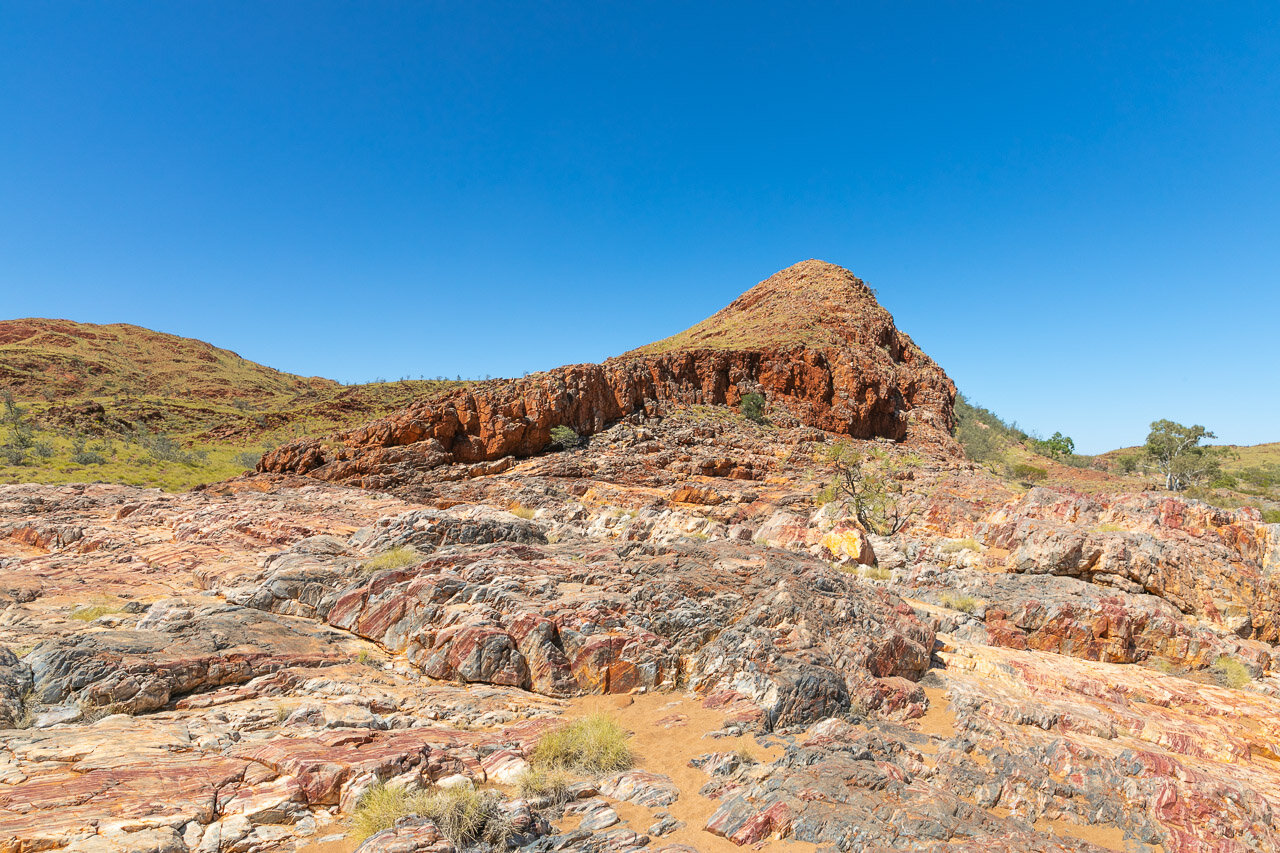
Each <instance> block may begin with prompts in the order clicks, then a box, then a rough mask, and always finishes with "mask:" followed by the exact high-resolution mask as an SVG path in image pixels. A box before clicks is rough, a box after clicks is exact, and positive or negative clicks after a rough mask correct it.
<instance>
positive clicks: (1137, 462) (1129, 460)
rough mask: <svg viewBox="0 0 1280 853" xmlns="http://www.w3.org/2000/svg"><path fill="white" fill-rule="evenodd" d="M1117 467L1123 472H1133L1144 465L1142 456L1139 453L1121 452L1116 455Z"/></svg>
mask: <svg viewBox="0 0 1280 853" xmlns="http://www.w3.org/2000/svg"><path fill="white" fill-rule="evenodd" d="M1116 467H1117V468H1119V469H1120V473H1122V474H1132V473H1134V472H1135V471H1137V470H1139V469H1140V468H1141V467H1142V457H1141V456H1140V455H1139V454H1137V453H1121V454H1120V455H1119V456H1117V457H1116Z"/></svg>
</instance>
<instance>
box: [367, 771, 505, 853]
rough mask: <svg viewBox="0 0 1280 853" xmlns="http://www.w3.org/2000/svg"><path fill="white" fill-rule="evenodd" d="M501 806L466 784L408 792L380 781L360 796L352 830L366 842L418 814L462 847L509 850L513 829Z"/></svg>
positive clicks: (493, 797)
mask: <svg viewBox="0 0 1280 853" xmlns="http://www.w3.org/2000/svg"><path fill="white" fill-rule="evenodd" d="M498 805H499V800H498V798H497V797H496V796H494V795H491V794H481V793H480V792H479V791H477V790H476V789H474V788H472V787H470V786H465V785H464V786H459V787H456V788H440V789H437V790H434V791H408V790H406V789H404V788H398V787H391V786H388V785H384V784H383V783H381V782H379V783H377V784H375V785H374V786H373V787H371V788H370V789H369V790H368V791H366V792H365V793H364V795H363V796H362V797H361V798H360V802H359V804H357V806H356V810H355V814H354V815H352V818H351V829H352V834H353V836H354V837H355V839H356V840H357V841H363V840H364V839H366V838H368V837H369V836H371V835H374V834H375V833H378V832H381V831H382V830H384V829H390V828H391V827H392V826H395V824H396V821H398V820H400V818H403V817H409V816H410V815H418V816H420V817H424V818H426V819H427V820H430V821H431V822H432V823H434V824H435V825H436V827H437V828H438V829H439V830H440V832H441V833H442V834H443V835H444V836H445V837H447V838H448V839H449V840H450V841H452V842H453V843H454V844H456V845H458V846H459V847H466V846H469V845H472V844H475V843H477V842H479V841H486V842H488V843H490V844H493V845H496V846H497V847H498V849H506V842H507V839H508V838H509V837H510V836H511V832H512V829H511V824H510V822H509V821H508V820H507V819H506V817H505V816H503V814H502V813H501V810H500V809H499V808H498Z"/></svg>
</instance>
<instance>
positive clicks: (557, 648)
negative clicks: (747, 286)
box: [0, 262, 1280, 853]
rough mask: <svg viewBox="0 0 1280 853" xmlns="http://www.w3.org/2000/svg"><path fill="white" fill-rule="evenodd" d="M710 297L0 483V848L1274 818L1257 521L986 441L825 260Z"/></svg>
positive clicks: (1118, 845)
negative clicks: (724, 302)
mask: <svg viewBox="0 0 1280 853" xmlns="http://www.w3.org/2000/svg"><path fill="white" fill-rule="evenodd" d="M806 282H808V283H809V285H812V286H811V287H809V286H808V285H806V284H805V283H806ZM787 294H790V296H788V295H787ZM793 303H794V304H795V305H797V306H801V308H797V309H796V310H795V311H793V312H792V313H791V315H789V316H788V317H787V318H786V319H785V320H783V319H777V320H774V319H770V318H776V317H778V316H779V312H785V311H786V310H787V309H788V306H790V305H792V304H793ZM734 306H736V307H734ZM734 306H730V308H729V309H726V311H724V312H720V314H717V315H716V316H715V317H713V318H711V319H710V320H708V321H706V322H705V323H702V324H699V325H698V326H695V327H694V329H692V330H690V332H688V333H685V334H684V335H681V336H676V338H675V339H674V344H672V343H671V342H661V343H660V344H657V345H655V346H654V348H652V349H651V348H644V349H643V350H641V351H637V352H635V353H629V354H627V355H625V356H621V357H619V358H618V359H614V360H611V361H610V362H606V363H605V364H603V365H594V366H577V367H569V368H562V369H561V370H559V371H553V372H551V373H549V374H545V375H543V376H539V377H530V378H529V380H528V381H524V382H500V383H488V384H483V385H478V386H476V387H474V388H469V389H466V390H447V391H444V392H443V393H444V395H445V396H443V397H441V398H440V399H439V400H434V401H432V400H428V401H418V402H415V403H413V404H412V405H411V406H409V407H408V408H406V409H404V410H403V411H399V412H396V413H395V414H393V415H391V416H389V417H387V418H383V419H375V420H374V421H373V422H372V423H370V424H368V425H366V426H363V427H360V428H357V429H352V430H346V431H339V432H337V433H336V434H335V435H333V436H331V437H329V438H325V439H306V440H303V441H299V442H297V443H295V444H294V445H292V446H291V447H289V448H286V449H285V450H287V452H282V453H280V454H277V455H275V456H269V457H268V458H267V462H265V463H264V465H263V466H262V467H264V468H270V467H277V468H280V469H284V470H283V472H282V471H260V472H257V473H254V474H245V475H243V476H239V477H236V478H232V479H228V480H226V481H224V482H220V483H216V484H211V485H208V486H206V487H203V488H200V489H197V490H192V491H188V492H184V493H181V494H165V493H161V492H158V491H156V490H149V489H140V488H135V487H132V486H126V485H109V484H102V483H98V484H83V483H81V484H63V485H39V484H32V483H23V484H17V485H9V486H0V850H4V851H11V853H36V852H37V851H47V850H67V851H75V853H222V851H226V853H268V851H277V850H296V851H300V853H355V851H358V853H408V851H426V853H494V851H498V850H519V851H523V853H549V851H567V853H605V851H610V852H611V851H628V853H638V851H641V850H651V851H655V853H691V851H692V853H699V851H703V853H729V852H730V851H736V850H740V849H753V850H754V849H761V850H777V851H804V853H814V851H817V853H843V851H852V850H865V851H875V853H887V851H892V850H914V851H925V853H976V851H996V853H1027V851H1031V852H1032V853H1064V851H1078V852H1079V853H1085V852H1086V851H1088V852H1089V853H1094V851H1117V853H1118V852H1119V851H1125V853H1157V851H1160V853H1203V852H1204V851H1215V853H1246V851H1275V850H1280V831H1278V830H1277V828H1276V821H1275V819H1274V817H1275V815H1276V814H1278V813H1280V747H1278V746H1277V744H1280V676H1278V675H1277V669H1278V668H1280V654H1278V653H1277V650H1276V644H1277V642H1280V582H1277V578H1278V577H1280V525H1276V524H1268V523H1266V522H1265V521H1264V518H1263V516H1262V514H1261V513H1260V512H1259V511H1258V510H1257V509H1254V508H1249V507H1243V508H1240V509H1234V510H1228V509H1220V508H1217V507H1213V506H1210V505H1208V504H1205V503H1201V502H1199V501H1195V500H1188V499H1187V498H1186V496H1185V495H1184V494H1174V493H1169V492H1160V491H1147V492H1140V491H1139V492H1133V493H1127V494H1122V493H1116V492H1114V491H1112V492H1107V493H1102V492H1100V493H1097V494H1084V493H1081V492H1080V491H1076V490H1073V489H1070V488H1064V487H1061V486H1053V487H1046V486H1034V487H1030V486H1024V485H1021V484H1020V483H1019V482H1017V481H1012V480H1009V479H1006V478H1002V477H999V476H997V475H996V474H994V473H992V471H991V470H989V469H988V468H985V467H982V466H979V465H975V464H974V463H973V462H971V461H970V460H968V459H966V458H964V457H963V456H961V455H959V454H958V453H956V451H955V447H954V445H952V444H951V443H950V440H949V439H948V437H947V436H946V435H945V428H946V425H947V424H948V422H949V418H950V416H951V410H950V406H951V394H952V391H951V386H950V383H949V382H948V381H947V380H946V377H945V375H943V374H942V372H941V370H940V369H939V368H938V367H937V366H936V365H934V364H933V363H932V362H930V361H928V359H927V358H926V357H924V356H923V354H920V353H918V351H915V350H913V349H912V348H911V345H910V343H909V341H908V340H907V339H906V338H905V337H904V336H902V335H901V334H900V333H898V332H897V331H896V330H895V329H893V325H892V321H891V320H889V319H888V318H887V315H885V314H884V313H883V312H882V311H880V309H879V308H878V306H875V303H874V301H873V300H872V298H871V294H870V293H869V292H868V291H866V289H865V287H864V286H862V285H861V283H860V282H857V281H856V279H854V278H853V277H852V276H850V275H848V274H847V273H845V272H844V271H841V270H838V269H836V268H832V267H830V266H828V265H822V264H819V263H817V262H807V263H805V264H802V265H799V266H797V267H794V268H792V269H790V270H787V271H784V272H783V273H781V274H779V275H778V276H775V277H774V278H772V279H769V280H767V281H765V282H763V283H762V284H761V285H759V286H758V287H757V288H755V289H753V290H752V291H749V292H748V293H747V294H746V295H745V296H744V297H743V298H742V299H740V300H738V301H737V302H735V303H734ZM744 317H750V318H751V320H750V321H749V322H748V321H747V320H744V319H743V318H744ZM810 322H813V323H815V324H817V325H816V326H815V329H816V331H815V333H814V335H813V337H811V338H808V337H803V336H802V337H801V338H798V339H797V338H795V337H794V335H795V334H797V332H796V330H797V329H805V328H808V327H807V325H806V324H807V323H810ZM760 323H764V324H766V327H765V328H763V329H762V328H756V326H757V325H759V324H760ZM849 324H853V326H854V327H853V328H842V325H843V326H847V325H849ZM819 327H820V328H819ZM717 341H718V343H716V344H714V345H713V342H717ZM824 389H829V393H828V392H827V391H826V390H824ZM588 392H590V393H588ZM751 393H756V394H761V395H762V396H764V397H765V398H766V399H767V403H768V405H767V411H766V415H767V421H766V422H760V421H758V420H754V419H752V418H749V417H747V416H746V415H745V414H744V413H743V412H741V411H739V410H738V409H739V406H738V405H737V404H738V403H739V402H740V401H741V399H742V395H744V394H751ZM551 425H569V426H572V427H573V428H575V429H578V430H580V431H581V432H583V433H587V434H589V440H588V441H586V442H585V443H583V444H577V445H573V446H569V444H568V443H564V444H554V445H549V444H548V435H547V433H548V432H549V430H550V426H551ZM499 454H501V455H499ZM272 460H275V461H272ZM850 460H856V461H855V462H854V463H851V462H850ZM286 463H287V464H286ZM850 464H856V465H857V466H859V467H858V468H857V471H856V472H855V475H856V476H860V477H864V478H866V479H862V480H859V481H858V482H859V483H860V484H861V486H862V487H864V488H867V489H870V490H871V491H870V493H868V492H866V491H863V492H862V494H863V496H864V498H866V497H867V496H868V494H870V497H871V499H872V505H871V506H870V507H868V506H867V505H865V504H863V505H860V504H859V501H858V500H857V499H855V498H853V497H851V495H850V493H849V492H848V491H847V490H842V489H841V488H840V487H839V486H840V484H841V483H847V482H848V479H847V477H848V475H849V474H850V469H849V467H848V466H849V465H850ZM1259 464H1262V463H1259ZM1268 470H1269V469H1268ZM298 472H305V473H306V474H308V475H319V476H300V475H299V473H298ZM842 474H843V476H842ZM384 485H385V486H389V487H391V488H393V489H394V491H395V492H396V493H395V494H388V493H386V492H385V491H381V490H379V489H381V487H382V486H384ZM354 486H366V487H371V488H355V487H354ZM372 487H377V488H372ZM890 513H893V514H895V517H900V518H901V519H902V520H904V522H905V523H904V524H902V525H901V526H897V527H895V529H892V530H888V529H886V528H884V527H881V526H880V525H879V523H878V521H877V520H878V519H879V520H880V521H882V520H883V519H884V518H885V517H886V515H887V514H890ZM877 531H879V532H877ZM600 715H603V716H600ZM584 732H587V733H588V734H584ZM592 732H594V733H596V734H594V735H592V734H590V733H592ZM609 732H612V734H608V733H609ZM592 738H595V739H594V740H592ZM606 738H611V739H606ZM575 744H576V746H575ZM587 745H591V746H593V747H594V748H592V749H588V748H587ZM605 747H608V749H606V748H605ZM618 747H623V748H625V750H626V752H627V753H628V754H622V753H620V752H619V751H618ZM584 756H586V757H584ZM606 757H607V758H608V761H605V760H604V758H606Z"/></svg>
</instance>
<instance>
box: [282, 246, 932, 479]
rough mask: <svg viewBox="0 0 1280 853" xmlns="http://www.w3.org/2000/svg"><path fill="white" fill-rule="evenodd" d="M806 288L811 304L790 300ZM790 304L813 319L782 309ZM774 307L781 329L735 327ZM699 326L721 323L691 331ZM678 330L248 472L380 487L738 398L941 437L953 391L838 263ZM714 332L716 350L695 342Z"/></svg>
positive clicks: (860, 427)
mask: <svg viewBox="0 0 1280 853" xmlns="http://www.w3.org/2000/svg"><path fill="white" fill-rule="evenodd" d="M797 271H799V272H797ZM812 292H820V293H822V294H823V296H822V300H821V301H817V302H815V301H813V300H812V299H809V300H807V301H804V300H803V299H802V296H801V294H804V295H811V293H812ZM749 297H750V298H749ZM798 300H799V301H803V305H804V307H803V309H802V310H804V311H808V312H811V313H812V315H813V316H809V317H797V316H796V315H795V312H794V311H792V310H791V309H792V305H793V303H796V302H797V301H798ZM849 306H853V307H852V308H850V307H849ZM766 309H767V310H766ZM726 312H728V313H726ZM722 315H723V316H722ZM775 315H776V316H778V317H779V318H781V319H779V320H778V322H779V323H780V324H781V325H780V328H783V329H785V332H786V333H785V334H782V333H779V334H776V335H772V334H771V333H770V331H769V330H768V329H763V330H762V329H758V328H755V327H754V326H744V325H743V324H742V323H741V322H738V320H739V319H740V318H742V317H746V318H748V320H749V322H750V323H762V322H765V318H766V317H768V316H775ZM712 321H716V324H718V326H719V327H721V328H722V329H723V331H715V330H712V331H707V330H706V329H704V328H703V327H704V326H706V325H707V323H711V322H712ZM744 322H745V321H744ZM695 333H696V334H695ZM685 334H686V335H689V336H690V344H691V345H690V346H680V345H679V344H680V341H679V340H678V339H679V338H680V336H677V338H676V339H669V341H675V343H674V344H669V342H660V343H659V344H655V345H653V347H650V348H646V349H647V350H653V351H646V350H638V351H636V352H635V353H629V354H628V355H626V356H623V357H620V358H615V359H611V360H609V361H607V362H605V363H604V364H579V365H571V366H567V367H561V368H557V369H555V370H552V371H549V372H547V373H541V374H536V375H534V376H530V377H526V378H524V379H515V380H497V381H494V382H488V383H484V384H482V385H479V386H476V387H473V388H467V389H464V390H459V391H456V392H454V393H452V394H449V395H447V396H444V397H439V398H435V399H432V400H424V401H422V402H420V403H417V404H415V405H413V406H410V407H409V408H407V409H404V410H402V411H401V412H399V413H397V414H394V415H391V416H389V417H387V418H383V419H381V420H378V421H374V422H372V423H370V424H367V425H365V426H363V427H360V428H358V429H353V430H350V431H347V432H344V433H340V434H339V435H337V436H336V437H335V438H333V439H331V440H329V441H322V440H320V439H314V438H312V439H303V440H300V441H296V442H293V443H291V444H287V445H285V446H283V447H281V448H279V449H278V450H276V451H274V452H272V453H269V454H267V455H266V456H264V457H263V459H262V461H261V462H260V463H259V465H258V470H259V471H263V472H277V473H297V474H307V475H309V476H312V477H316V478H319V479H323V480H330V481H339V482H347V483H351V484H353V485H360V486H363V487H366V488H376V489H385V488H391V487H395V486H398V485H404V484H408V483H413V482H415V481H420V480H421V479H422V475H423V472H425V471H429V470H431V469H433V468H437V467H439V466H442V465H448V464H450V463H454V462H461V463H477V462H485V461H489V460H496V459H501V458H503V457H506V456H516V457H524V456H531V455H533V454H535V453H539V452H541V451H542V450H544V449H546V448H547V446H548V445H549V444H550V443H551V430H552V429H553V428H554V427H558V426H567V427H571V428H572V429H574V430H575V431H577V432H578V433H580V434H582V435H591V434H593V433H596V432H599V431H600V430H602V429H604V427H605V426H606V425H608V424H610V423H613V422H616V421H618V420H620V419H622V418H625V417H627V416H629V415H635V414H643V415H646V416H649V417H653V416H657V415H660V414H662V413H663V412H664V410H665V408H666V407H670V406H672V405H727V406H736V405H737V404H738V403H739V401H740V400H741V399H742V396H743V395H744V394H749V393H757V394H761V395H763V396H764V397H765V398H766V400H767V401H768V405H769V412H770V416H771V417H777V418H780V419H783V420H792V421H798V422H799V423H802V424H806V425H809V426H813V427H817V428H819V429H822V430H826V431H828V432H833V433H838V434H841V435H848V436H853V437H857V438H875V437H884V438H892V439H895V440H900V439H905V438H909V437H915V436H919V437H920V438H922V439H926V440H932V441H937V440H942V441H943V442H944V443H945V442H946V441H948V439H946V438H945V436H946V435H947V434H948V433H949V431H950V428H951V426H952V417H953V416H952V405H953V403H954V401H955V386H954V385H953V384H952V383H951V380H950V379H948V378H947V376H946V374H945V373H943V372H942V370H941V368H939V367H938V366H937V365H936V364H934V362H933V361H932V360H931V359H929V357H928V356H926V355H925V354H924V353H923V352H921V351H920V350H919V348H917V347H916V346H915V344H913V343H912V342H911V339H910V338H908V337H907V336H906V335H904V334H902V333H900V332H899V331H898V330H897V329H896V328H895V327H894V325H893V318H892V317H891V316H889V314H888V312H886V311H884V309H882V308H880V306H879V305H877V304H876V303H875V300H874V298H873V297H872V296H871V295H870V291H869V290H868V289H867V288H866V286H865V285H863V284H862V283H861V282H860V281H858V280H857V279H856V278H853V277H852V276H851V275H850V274H849V273H848V272H847V271H845V270H841V269H840V268H839V267H834V266H831V265H829V264H821V263H820V262H816V261H809V262H806V263H805V264H798V265H797V266H796V267H793V268H791V269H790V270H784V271H783V272H782V273H779V274H778V275H777V276H775V277H774V278H772V279H769V280H768V281H765V282H762V283H761V284H760V285H758V286H757V287H756V288H754V289H753V290H752V291H750V292H749V293H748V294H746V295H744V297H742V299H740V300H738V302H735V303H734V305H733V306H730V307H729V308H728V309H725V311H724V312H721V314H718V315H716V317H713V318H711V319H710V320H708V321H706V322H705V323H703V324H700V325H699V326H697V327H695V328H694V329H693V330H690V332H689V333H685ZM718 335H720V336H728V337H729V338H730V340H729V341H728V344H729V345H728V346H726V347H725V348H718V347H715V346H710V345H708V344H707V343H704V341H715V340H717V336H718ZM671 347H675V348H671ZM655 348H656V349H655ZM484 473H494V472H492V471H485V472H484ZM747 478H748V479H749V477H747Z"/></svg>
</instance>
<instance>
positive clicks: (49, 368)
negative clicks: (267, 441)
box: [0, 318, 339, 401]
mask: <svg viewBox="0 0 1280 853" xmlns="http://www.w3.org/2000/svg"><path fill="white" fill-rule="evenodd" d="M0 386H3V387H5V388H8V389H9V390H10V391H11V392H12V393H13V394H14V396H15V397H19V398H23V399H43V400H46V401H55V400H66V399H68V398H73V397H90V398H94V397H107V396H110V397H123V398H126V399H127V398H131V397H139V396H144V395H148V394H156V395H160V396H162V397H166V398H176V397H184V398H195V399H199V400H227V401H230V400H231V399H242V400H254V401H265V400H270V399H272V398H277V397H287V396H289V395H294V394H299V393H301V392H303V391H308V390H313V389H314V390H327V389H333V388H337V387H339V386H338V383H337V382H334V381H333V380H331V379H320V378H316V377H311V378H305V377H302V376H294V375H293V374H291V373H282V372H280V371H278V370H272V369H271V368H269V367H265V366H263V365H261V364H257V363H255V362H252V361H249V360H247V359H243V358H241V357H240V356H238V355H236V354H235V353H233V352H231V351H230V350H225V349H219V348H218V347H215V346H213V345H211V344H207V343H205V342H204V341H198V340H195V339H193V338H180V337H177V336H176V335H166V334H164V333H162V332H154V331H152V330H150V329H144V328H141V327H140V326H130V325H126V324H124V323H115V324H111V325H105V326H99V325H94V324H91V323H75V322H72V321H71V320H45V319H39V318H31V319H24V320H4V321H0Z"/></svg>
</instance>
